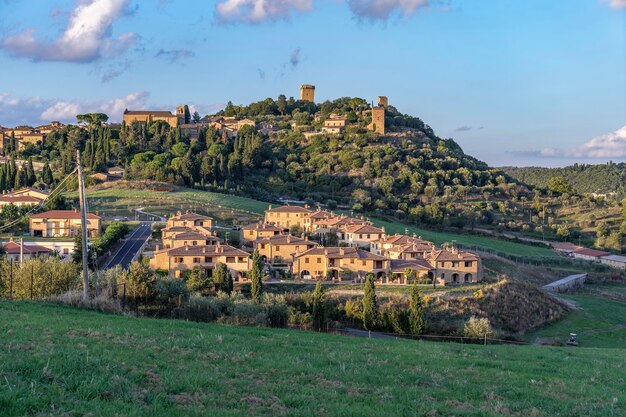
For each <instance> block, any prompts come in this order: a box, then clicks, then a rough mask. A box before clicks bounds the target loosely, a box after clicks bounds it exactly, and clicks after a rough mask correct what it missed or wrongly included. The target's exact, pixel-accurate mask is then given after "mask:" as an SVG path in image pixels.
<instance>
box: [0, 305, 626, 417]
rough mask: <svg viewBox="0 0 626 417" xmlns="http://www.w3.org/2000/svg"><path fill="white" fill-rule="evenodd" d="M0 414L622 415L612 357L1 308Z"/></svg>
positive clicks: (624, 407)
mask: <svg viewBox="0 0 626 417" xmlns="http://www.w3.org/2000/svg"><path fill="white" fill-rule="evenodd" d="M0 334H2V338H0V386H1V387H2V388H1V389H0V414H1V415H2V416H3V417H9V416H24V415H64V416H65V415H67V416H82V415H91V416H116V415H118V416H129V417H130V416H147V415H149V416H207V415H215V416H392V415H393V416H502V415H516V416H559V415H560V416H603V417H605V416H623V415H626V394H625V392H626V391H625V390H624V375H625V374H626V355H624V354H623V351H622V352H621V353H620V354H616V350H614V349H593V348H589V349H585V348H578V349H574V348H550V347H538V346H481V345H462V344H453V343H450V344H442V343H433V342H415V341H409V340H392V339H384V340H382V339H381V340H377V339H362V338H350V337H344V336H337V335H331V334H316V333H312V332H302V331H294V330H285V329H267V328H246V327H230V326H223V325H217V324H199V323H189V322H183V321H174V320H157V319H138V318H131V317H124V316H112V315H105V314H100V313H95V312H87V311H81V310H75V309H72V308H67V307H60V306H54V305H50V304H34V303H29V302H14V303H9V302H0Z"/></svg>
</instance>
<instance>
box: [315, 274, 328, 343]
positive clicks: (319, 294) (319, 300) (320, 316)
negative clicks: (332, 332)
mask: <svg viewBox="0 0 626 417" xmlns="http://www.w3.org/2000/svg"><path fill="white" fill-rule="evenodd" d="M325 328H326V296H325V295H324V288H322V281H317V284H315V291H314V292H313V329H314V330H316V331H318V332H320V331H323V330H324V329H325Z"/></svg>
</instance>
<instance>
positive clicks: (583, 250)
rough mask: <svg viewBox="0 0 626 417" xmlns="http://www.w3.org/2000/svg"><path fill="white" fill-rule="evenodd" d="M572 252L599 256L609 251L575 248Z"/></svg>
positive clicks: (608, 253) (605, 254)
mask: <svg viewBox="0 0 626 417" xmlns="http://www.w3.org/2000/svg"><path fill="white" fill-rule="evenodd" d="M574 253H575V254H577V255H583V256H592V257H594V258H599V257H600V256H607V255H610V254H611V253H610V252H604V251H601V250H595V249H588V248H582V249H578V250H575V251H574Z"/></svg>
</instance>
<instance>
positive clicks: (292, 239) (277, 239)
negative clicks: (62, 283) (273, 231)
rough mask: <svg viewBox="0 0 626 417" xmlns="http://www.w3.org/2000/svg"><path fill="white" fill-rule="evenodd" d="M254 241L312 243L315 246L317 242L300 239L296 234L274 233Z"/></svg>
mask: <svg viewBox="0 0 626 417" xmlns="http://www.w3.org/2000/svg"><path fill="white" fill-rule="evenodd" d="M254 242H255V243H270V244H272V245H314V246H317V243H315V242H313V241H310V240H306V239H302V238H300V237H297V236H291V235H276V236H270V237H263V238H259V239H257V240H255V241H254Z"/></svg>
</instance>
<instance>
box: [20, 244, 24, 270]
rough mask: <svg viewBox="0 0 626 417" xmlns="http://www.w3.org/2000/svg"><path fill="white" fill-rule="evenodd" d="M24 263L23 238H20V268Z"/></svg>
mask: <svg viewBox="0 0 626 417" xmlns="http://www.w3.org/2000/svg"><path fill="white" fill-rule="evenodd" d="M23 263H24V238H20V268H21V267H22V264H23Z"/></svg>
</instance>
